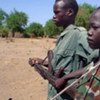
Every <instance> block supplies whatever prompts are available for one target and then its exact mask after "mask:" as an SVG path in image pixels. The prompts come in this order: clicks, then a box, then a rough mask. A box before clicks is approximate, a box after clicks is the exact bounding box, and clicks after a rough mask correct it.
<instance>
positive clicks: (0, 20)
mask: <svg viewBox="0 0 100 100" xmlns="http://www.w3.org/2000/svg"><path fill="white" fill-rule="evenodd" d="M7 18H8V14H7V13H6V12H5V11H3V10H2V9H0V26H3V25H4V24H5V21H6V19H7Z"/></svg>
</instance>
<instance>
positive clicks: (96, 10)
mask: <svg viewBox="0 0 100 100" xmlns="http://www.w3.org/2000/svg"><path fill="white" fill-rule="evenodd" d="M99 10H100V7H98V8H96V9H95V10H94V12H93V13H92V15H91V16H93V15H94V14H95V13H97V12H98V11H99Z"/></svg>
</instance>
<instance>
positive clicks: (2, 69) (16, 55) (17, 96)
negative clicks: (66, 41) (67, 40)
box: [0, 38, 55, 100]
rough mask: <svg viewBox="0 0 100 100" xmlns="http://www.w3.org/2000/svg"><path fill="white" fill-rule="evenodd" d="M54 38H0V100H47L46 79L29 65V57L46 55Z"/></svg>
mask: <svg viewBox="0 0 100 100" xmlns="http://www.w3.org/2000/svg"><path fill="white" fill-rule="evenodd" d="M54 41H55V40H54V39H48V38H45V39H14V40H13V41H10V40H6V39H1V38H0V100H9V98H12V100H46V98H47V81H46V80H44V79H42V78H41V77H40V75H39V74H38V73H37V72H36V71H35V70H34V68H32V67H31V66H30V65H29V64H28V59H29V58H31V57H41V58H44V57H45V56H46V53H47V51H48V49H52V48H53V47H54V45H55V43H54Z"/></svg>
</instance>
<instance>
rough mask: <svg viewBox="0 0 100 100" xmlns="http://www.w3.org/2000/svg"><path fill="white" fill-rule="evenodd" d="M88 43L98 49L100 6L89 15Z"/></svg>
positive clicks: (99, 40) (99, 45)
mask: <svg viewBox="0 0 100 100" xmlns="http://www.w3.org/2000/svg"><path fill="white" fill-rule="evenodd" d="M88 43H89V46H90V47H91V48H93V49H98V48H99V49H100V7H99V8H97V9H96V10H95V11H94V12H93V13H92V15H91V17H90V21H89V31H88Z"/></svg>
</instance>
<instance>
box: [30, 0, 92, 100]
mask: <svg viewBox="0 0 100 100" xmlns="http://www.w3.org/2000/svg"><path fill="white" fill-rule="evenodd" d="M53 10H54V14H55V15H54V17H53V21H54V23H55V24H56V25H57V26H62V27H63V28H64V31H63V32H62V33H61V34H60V36H59V38H58V40H57V43H56V46H55V48H54V50H53V59H52V60H51V64H50V65H51V66H52V67H51V68H50V67H48V62H46V61H43V60H42V59H39V58H33V59H30V61H29V63H30V65H34V64H41V62H42V64H43V65H44V66H47V67H48V69H49V71H48V72H49V73H52V76H53V77H54V78H53V77H52V78H51V77H47V75H45V76H44V74H43V75H42V76H43V77H44V78H45V79H47V80H48V81H49V85H48V99H50V98H52V97H53V96H54V95H56V94H57V93H58V92H59V91H61V90H62V89H63V88H64V87H65V85H68V84H70V83H71V82H73V81H74V79H71V80H70V81H68V82H67V78H66V77H64V78H62V77H63V76H65V75H66V74H69V73H70V72H72V71H76V70H78V69H80V68H82V66H85V65H86V64H88V63H89V62H88V61H89V60H88V56H89V55H90V54H91V52H92V49H90V47H89V46H88V43H87V32H86V30H85V29H83V30H81V29H79V28H78V27H76V26H75V25H74V22H75V17H76V15H77V12H78V5H77V2H76V0H56V1H55V4H54V9H53ZM50 69H51V70H50ZM40 73H41V72H40ZM49 76H50V75H49ZM74 78H77V77H74ZM53 79H54V80H53ZM52 80H53V81H52ZM73 90H74V87H73V88H72V89H71V90H70V91H67V92H65V93H63V94H62V95H61V96H59V97H58V98H57V100H72V99H73V98H74V92H73ZM72 92H73V93H72Z"/></svg>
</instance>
